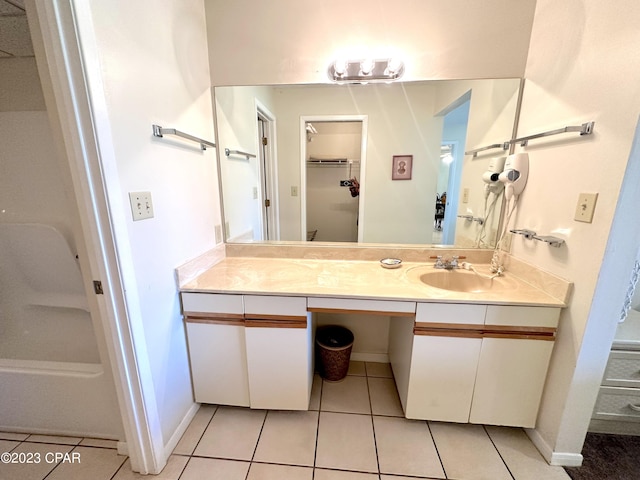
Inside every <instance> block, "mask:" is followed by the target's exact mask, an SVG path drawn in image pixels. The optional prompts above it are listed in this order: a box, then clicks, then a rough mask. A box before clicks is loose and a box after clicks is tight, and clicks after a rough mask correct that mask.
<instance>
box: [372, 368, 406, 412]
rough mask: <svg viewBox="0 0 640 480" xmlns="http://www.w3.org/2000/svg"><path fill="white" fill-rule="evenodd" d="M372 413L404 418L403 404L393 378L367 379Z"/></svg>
mask: <svg viewBox="0 0 640 480" xmlns="http://www.w3.org/2000/svg"><path fill="white" fill-rule="evenodd" d="M367 382H368V383H369V395H370V397H371V411H372V412H373V414H374V415H388V416H391V417H404V412H403V411H402V404H401V403H400V397H399V396H398V390H397V388H396V382H394V381H393V378H373V377H369V378H367Z"/></svg>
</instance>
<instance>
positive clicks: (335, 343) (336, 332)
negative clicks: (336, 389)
mask: <svg viewBox="0 0 640 480" xmlns="http://www.w3.org/2000/svg"><path fill="white" fill-rule="evenodd" d="M316 346H317V360H318V370H319V372H320V376H321V377H322V378H323V379H325V380H327V381H329V382H338V381H340V380H342V379H343V378H344V377H346V376H347V372H348V371H349V359H350V357H351V348H352V347H353V333H351V330H349V329H348V328H344V327H340V326H338V325H327V326H325V327H319V328H318V330H317V332H316Z"/></svg>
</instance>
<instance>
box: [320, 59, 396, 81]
mask: <svg viewBox="0 0 640 480" xmlns="http://www.w3.org/2000/svg"><path fill="white" fill-rule="evenodd" d="M328 74H329V79H331V80H332V81H334V82H336V83H368V82H387V83H388V82H392V81H394V80H397V79H399V78H400V77H401V76H402V75H403V74H404V63H403V62H402V61H401V60H398V59H394V58H385V59H381V60H372V59H363V60H336V61H335V62H333V63H332V64H331V65H329V69H328Z"/></svg>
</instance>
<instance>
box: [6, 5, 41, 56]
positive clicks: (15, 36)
mask: <svg viewBox="0 0 640 480" xmlns="http://www.w3.org/2000/svg"><path fill="white" fill-rule="evenodd" d="M0 51H2V52H5V53H8V54H10V55H13V56H15V57H31V56H33V45H32V44H31V36H30V35H29V24H28V23H27V17H26V15H21V16H0Z"/></svg>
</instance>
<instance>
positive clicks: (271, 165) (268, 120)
mask: <svg viewBox="0 0 640 480" xmlns="http://www.w3.org/2000/svg"><path fill="white" fill-rule="evenodd" d="M255 104H256V115H257V118H260V119H261V120H262V121H263V122H264V124H265V130H266V137H267V139H268V141H267V145H266V147H265V146H263V145H262V139H261V138H258V152H259V153H258V160H259V162H258V163H259V166H258V168H259V172H260V185H259V188H258V192H259V197H260V210H261V212H262V215H261V216H262V238H263V239H264V240H280V221H279V219H280V211H279V202H278V150H277V145H276V138H278V137H277V136H276V116H275V115H274V114H273V113H271V111H270V110H269V109H268V108H267V107H266V106H265V105H264V104H263V103H262V102H260V101H259V100H258V99H257V98H256V99H255ZM256 130H257V131H258V136H260V128H259V126H258V123H257V120H256ZM263 154H264V159H263V158H262V155H263ZM263 160H264V161H263ZM265 184H266V186H267V191H266V192H265V191H263V185H265ZM269 196H270V197H271V198H269V200H270V201H271V206H270V207H268V208H266V207H265V206H264V202H265V200H266V199H267V198H268V197H269ZM267 224H268V225H269V230H268V235H267V228H266V225H267Z"/></svg>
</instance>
